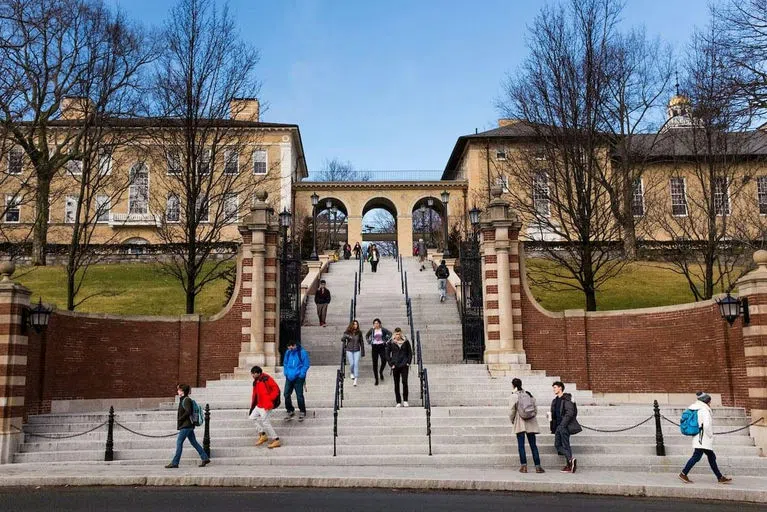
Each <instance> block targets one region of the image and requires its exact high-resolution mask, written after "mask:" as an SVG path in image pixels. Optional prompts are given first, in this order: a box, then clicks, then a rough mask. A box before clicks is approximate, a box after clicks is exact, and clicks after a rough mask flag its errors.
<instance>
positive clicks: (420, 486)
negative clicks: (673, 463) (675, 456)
mask: <svg viewBox="0 0 767 512" xmlns="http://www.w3.org/2000/svg"><path fill="white" fill-rule="evenodd" d="M63 486H151V487H165V486H174V487H182V486H200V487H256V488H258V487H270V488H290V487H303V488H336V489H348V488H368V489H407V490H421V491H423V490H431V491H436V490H440V491H448V490H449V491H503V492H530V493H570V494H572V493H575V494H594V495H608V496H631V497H648V498H674V499H695V500H701V499H705V500H719V501H730V502H738V501H740V502H751V503H767V490H750V489H738V488H737V487H735V488H734V487H725V486H722V487H721V488H702V487H700V486H698V487H696V486H694V485H685V486H683V487H681V486H672V485H646V484H607V483H579V482H571V483H564V484H563V483H559V482H527V481H510V480H465V479H445V478H442V479H440V478H435V479H429V478H424V479H417V478H416V479H413V478H407V479H401V478H368V477H353V478H351V477H313V476H298V477H296V476H288V477H282V476H280V477H276V476H275V477H270V476H216V475H211V476H198V475H168V476H156V475H147V476H131V475H119V476H109V475H99V476H6V477H0V487H63Z"/></svg>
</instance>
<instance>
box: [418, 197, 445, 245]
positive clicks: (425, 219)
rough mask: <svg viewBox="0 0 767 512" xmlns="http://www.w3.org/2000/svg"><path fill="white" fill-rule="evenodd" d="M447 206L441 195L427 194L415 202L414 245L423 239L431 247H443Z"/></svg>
mask: <svg viewBox="0 0 767 512" xmlns="http://www.w3.org/2000/svg"><path fill="white" fill-rule="evenodd" d="M444 212H445V206H444V205H443V204H442V200H441V199H440V198H439V197H433V196H426V197H422V198H420V199H419V200H418V201H416V202H415V204H413V210H412V212H411V213H412V216H413V245H415V244H416V243H418V241H419V240H423V241H424V242H425V243H426V246H427V247H429V248H430V249H436V248H438V247H442V246H443V245H442V238H443V228H442V217H443V215H444Z"/></svg>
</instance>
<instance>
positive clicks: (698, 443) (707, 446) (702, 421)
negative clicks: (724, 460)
mask: <svg viewBox="0 0 767 512" xmlns="http://www.w3.org/2000/svg"><path fill="white" fill-rule="evenodd" d="M695 397H696V400H695V403H693V404H692V405H690V407H688V410H692V411H697V414H698V427H699V429H700V430H699V432H698V433H697V434H696V435H694V436H693V438H692V448H693V454H692V457H690V460H688V461H687V464H686V465H685V467H684V469H683V470H682V472H681V473H679V479H680V480H682V481H683V482H684V483H686V484H691V483H692V480H690V479H689V478H688V477H687V474H688V473H689V472H690V471H691V470H692V468H693V466H695V464H697V463H698V462H699V461H700V459H701V458H703V455H704V454H705V455H706V458H707V459H708V464H709V466H711V471H713V472H714V475H716V478H717V481H718V482H719V483H720V484H729V483H730V482H732V478H729V477H726V476H724V475H722V472H721V471H719V466H717V464H716V454H715V453H714V419H713V414H712V413H711V407H709V403H711V396H710V395H709V394H708V393H706V392H704V391H698V392H697V393H695Z"/></svg>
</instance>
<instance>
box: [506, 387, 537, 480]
mask: <svg viewBox="0 0 767 512" xmlns="http://www.w3.org/2000/svg"><path fill="white" fill-rule="evenodd" d="M511 385H512V389H513V393H512V394H511V399H510V400H509V407H510V409H511V411H510V413H509V419H510V420H511V423H512V425H514V434H515V435H516V436H517V447H518V449H519V472H520V473H527V454H525V436H527V442H528V443H529V444H530V451H531V452H532V453H533V463H534V464H535V472H536V473H545V471H544V470H543V468H542V467H541V457H540V455H539V454H538V445H537V444H536V442H535V435H536V434H538V433H540V431H541V429H540V428H539V427H538V419H537V418H536V417H535V416H533V417H532V418H528V419H524V418H522V416H521V415H520V412H519V401H520V399H525V398H524V397H523V396H522V395H523V394H525V395H526V396H527V397H529V399H531V400H532V401H533V404H534V403H535V398H533V395H531V394H530V392H529V391H525V390H523V389H522V381H521V380H520V379H517V378H515V379H512V380H511Z"/></svg>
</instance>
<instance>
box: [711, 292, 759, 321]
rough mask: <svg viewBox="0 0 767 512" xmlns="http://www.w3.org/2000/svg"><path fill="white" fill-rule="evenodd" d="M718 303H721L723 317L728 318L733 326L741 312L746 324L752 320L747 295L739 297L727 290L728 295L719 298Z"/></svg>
mask: <svg viewBox="0 0 767 512" xmlns="http://www.w3.org/2000/svg"><path fill="white" fill-rule="evenodd" d="M716 303H717V304H718V305H719V313H720V314H721V315H722V318H724V319H725V320H727V323H728V324H730V326H731V327H732V324H733V323H735V320H737V318H738V317H739V316H740V314H741V313H742V314H743V324H744V325H748V323H749V322H750V321H751V316H750V315H749V313H748V299H747V298H746V297H743V298H742V299H739V298H737V297H733V296H732V295H730V292H727V295H726V296H725V297H723V298H721V299H717V301H716Z"/></svg>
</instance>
